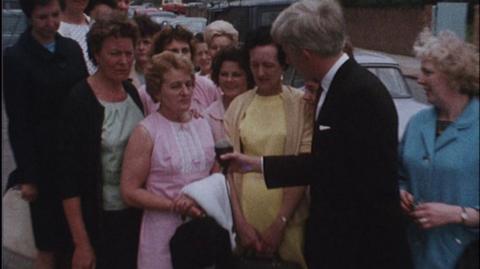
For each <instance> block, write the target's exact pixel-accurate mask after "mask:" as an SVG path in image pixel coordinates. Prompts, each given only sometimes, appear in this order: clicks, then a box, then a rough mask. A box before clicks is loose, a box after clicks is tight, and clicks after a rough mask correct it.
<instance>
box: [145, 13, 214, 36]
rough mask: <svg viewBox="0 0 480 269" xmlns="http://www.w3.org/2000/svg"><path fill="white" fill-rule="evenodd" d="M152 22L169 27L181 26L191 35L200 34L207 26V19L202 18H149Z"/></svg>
mask: <svg viewBox="0 0 480 269" xmlns="http://www.w3.org/2000/svg"><path fill="white" fill-rule="evenodd" d="M151 18H152V20H153V21H155V22H157V23H159V24H162V25H164V24H169V25H173V26H175V25H182V26H183V27H185V28H187V29H188V30H190V32H192V33H193V34H196V33H201V32H203V31H204V30H205V27H206V26H207V19H205V18H203V17H185V16H176V17H173V18H172V17H160V16H159V17H155V16H153V17H151Z"/></svg>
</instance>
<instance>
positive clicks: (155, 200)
mask: <svg viewBox="0 0 480 269" xmlns="http://www.w3.org/2000/svg"><path fill="white" fill-rule="evenodd" d="M124 199H125V202H126V203H127V204H128V205H130V206H133V207H138V208H142V209H149V210H159V211H172V210H173V205H174V202H173V200H172V199H170V198H167V197H163V196H159V195H156V194H153V193H151V192H149V191H148V190H146V189H144V188H137V189H131V190H128V191H126V192H125V194H124Z"/></svg>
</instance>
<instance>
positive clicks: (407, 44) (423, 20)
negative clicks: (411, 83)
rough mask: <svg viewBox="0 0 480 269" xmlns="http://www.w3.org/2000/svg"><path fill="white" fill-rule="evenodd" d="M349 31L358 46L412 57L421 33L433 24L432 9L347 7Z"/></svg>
mask: <svg viewBox="0 0 480 269" xmlns="http://www.w3.org/2000/svg"><path fill="white" fill-rule="evenodd" d="M344 13H345V19H346V21H347V32H348V34H349V36H350V39H351V41H352V43H353V45H354V46H355V47H361V48H366V49H372V50H380V51H385V52H388V53H393V54H401V55H412V46H413V42H414V41H415V38H416V37H417V35H418V33H419V32H420V31H421V30H422V29H423V28H424V27H425V26H426V25H430V23H431V6H430V5H426V6H425V7H416V8H346V9H345V11H344Z"/></svg>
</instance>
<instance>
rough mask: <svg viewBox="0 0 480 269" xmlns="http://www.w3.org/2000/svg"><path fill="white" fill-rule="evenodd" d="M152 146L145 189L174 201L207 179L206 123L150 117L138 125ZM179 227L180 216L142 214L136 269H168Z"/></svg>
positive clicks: (210, 153)
mask: <svg viewBox="0 0 480 269" xmlns="http://www.w3.org/2000/svg"><path fill="white" fill-rule="evenodd" d="M140 124H141V125H142V126H144V127H145V128H146V129H147V131H148V132H149V134H150V137H151V138H152V140H153V143H154V146H153V150H152V156H151V163H150V173H149V175H148V178H147V180H146V184H145V187H146V189H147V190H148V191H149V192H151V193H153V194H155V195H158V196H162V197H166V198H169V199H174V198H175V197H177V196H178V194H179V193H180V190H181V189H182V188H183V187H184V186H185V185H187V184H189V183H191V182H193V181H196V180H199V179H202V178H204V177H206V176H208V175H209V172H210V169H211V167H212V165H213V163H214V158H215V152H214V143H213V136H212V133H211V130H210V127H209V125H208V123H207V121H206V120H205V119H202V118H199V119H192V120H191V121H190V122H187V123H176V122H172V121H169V120H168V119H166V118H165V117H163V116H162V115H161V114H160V113H158V112H156V113H152V114H150V115H149V116H147V117H146V118H145V119H144V120H143V121H141V122H140ZM180 224H182V220H181V218H180V215H178V214H175V213H170V212H165V211H157V210H148V209H147V210H145V211H144V214H143V219H142V226H141V231H140V243H139V256H138V268H139V269H171V268H172V264H171V259H170V249H169V242H170V238H171V237H172V236H173V234H174V233H175V230H176V228H177V227H178V226H179V225H180Z"/></svg>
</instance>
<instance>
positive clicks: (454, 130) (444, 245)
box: [399, 98, 480, 269]
mask: <svg viewBox="0 0 480 269" xmlns="http://www.w3.org/2000/svg"><path fill="white" fill-rule="evenodd" d="M436 120H437V112H436V110H435V109H434V108H433V107H432V108H428V109H425V110H422V111H421V112H419V113H418V114H416V115H415V116H414V117H412V119H411V120H410V122H409V124H408V126H407V130H406V132H405V134H404V137H403V140H402V142H401V143H400V149H399V154H400V156H399V162H400V167H399V168H400V169H399V172H400V179H401V182H400V183H401V184H400V185H401V186H402V188H404V189H406V190H407V191H409V192H410V193H412V195H413V196H414V197H415V199H416V201H420V202H439V203H446V204H450V205H459V206H465V207H472V208H477V209H478V208H479V195H480V191H479V140H480V137H479V101H478V98H473V99H472V100H471V101H470V102H469V104H468V105H467V107H466V108H465V110H464V111H463V113H462V114H461V115H460V117H459V118H458V119H457V120H456V121H455V122H453V123H451V124H450V125H449V126H448V127H447V129H445V131H444V132H443V133H442V134H441V135H440V136H439V137H437V138H436V137H435V128H436ZM408 232H409V242H410V246H411V250H412V257H413V260H414V264H415V268H417V269H453V268H454V266H455V264H456V262H457V260H458V258H459V257H460V256H461V254H462V252H463V250H464V249H465V247H466V246H467V245H468V243H470V242H471V241H473V240H475V239H478V238H479V236H478V229H470V228H466V227H465V226H463V225H461V224H449V225H446V226H443V227H439V228H433V229H430V230H420V229H418V227H417V226H416V224H414V223H412V224H411V225H410V227H409V231H408Z"/></svg>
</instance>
